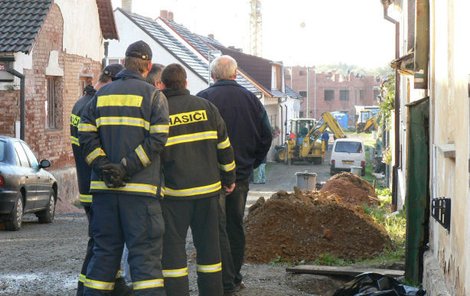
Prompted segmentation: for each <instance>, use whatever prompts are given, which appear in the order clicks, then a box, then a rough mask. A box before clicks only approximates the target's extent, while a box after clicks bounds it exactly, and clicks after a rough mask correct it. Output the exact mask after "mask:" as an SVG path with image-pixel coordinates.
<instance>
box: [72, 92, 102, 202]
mask: <svg viewBox="0 0 470 296" xmlns="http://www.w3.org/2000/svg"><path fill="white" fill-rule="evenodd" d="M84 92H85V94H84V95H83V96H82V97H81V98H80V99H78V101H77V102H76V103H75V105H74V106H73V108H72V114H70V142H71V143H72V151H73V157H74V158H75V167H76V169H77V180H78V192H79V193H80V201H81V202H82V203H84V204H90V203H91V202H92V196H91V194H90V177H91V167H90V166H89V165H88V164H87V163H86V162H85V157H84V156H83V153H82V149H81V147H80V143H79V142H78V125H79V124H80V116H81V115H82V111H83V108H84V107H85V105H86V104H87V103H88V102H90V101H91V99H92V98H93V96H94V95H95V93H96V90H95V89H94V88H93V86H91V85H88V86H87V87H85V90H84Z"/></svg>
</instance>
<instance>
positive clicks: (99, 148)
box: [79, 41, 169, 296]
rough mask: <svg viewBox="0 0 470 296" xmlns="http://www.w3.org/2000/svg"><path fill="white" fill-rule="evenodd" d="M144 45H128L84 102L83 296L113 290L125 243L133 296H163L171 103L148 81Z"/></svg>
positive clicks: (148, 54) (147, 53) (81, 135)
mask: <svg viewBox="0 0 470 296" xmlns="http://www.w3.org/2000/svg"><path fill="white" fill-rule="evenodd" d="M151 59H152V51H151V49H150V47H149V46H148V44H146V43H145V42H143V41H137V42H135V43H132V44H131V45H129V47H128V48H127V50H126V58H125V62H124V66H125V69H124V70H122V71H121V72H119V74H118V75H117V80H115V81H113V82H112V83H110V84H108V85H105V86H104V87H102V88H101V89H100V90H99V91H98V92H97V93H96V94H95V97H94V98H93V99H92V101H91V102H90V103H89V104H88V105H87V107H86V109H85V110H84V113H83V115H82V117H81V122H80V125H79V141H80V146H82V149H83V152H84V155H85V160H86V162H87V163H88V164H89V165H90V166H91V167H92V169H93V170H92V175H91V184H90V191H91V193H92V194H93V203H92V212H93V215H92V219H91V229H92V235H93V238H94V240H95V244H94V247H93V256H92V258H91V260H90V262H89V264H88V269H87V273H86V280H85V289H84V292H85V293H84V295H87V296H89V295H107V294H109V293H110V291H112V290H113V287H114V276H115V271H116V270H118V269H119V264H120V259H121V255H122V249H123V245H124V243H125V244H126V246H127V248H128V249H129V260H128V261H129V265H130V270H131V277H132V281H133V282H132V288H133V290H134V294H135V295H152V296H153V295H157V296H159V295H165V290H164V288H163V287H164V285H163V275H162V270H161V252H162V237H163V232H164V222H163V217H162V213H161V206H160V200H159V198H158V196H159V194H160V191H161V187H160V186H161V164H160V154H161V152H162V150H163V148H164V146H165V143H166V140H167V137H168V129H169V124H168V103H167V100H166V98H165V96H164V95H163V94H161V92H160V91H158V90H157V89H155V87H154V86H152V85H150V84H148V83H147V82H145V80H144V78H145V76H146V75H147V73H148V71H149V70H150V67H151V65H152V62H151Z"/></svg>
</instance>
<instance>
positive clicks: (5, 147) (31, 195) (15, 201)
mask: <svg viewBox="0 0 470 296" xmlns="http://www.w3.org/2000/svg"><path fill="white" fill-rule="evenodd" d="M50 165H51V163H50V162H49V161H48V160H41V161H40V162H38V160H37V158H36V157H35V156H34V153H33V152H32V151H31V149H30V148H29V147H28V145H27V144H26V143H25V142H24V141H22V140H20V139H16V138H11V137H7V136H0V219H1V220H3V221H4V222H5V228H6V229H7V230H19V229H20V228H21V224H22V220H23V214H25V213H35V214H36V216H37V217H38V220H39V223H52V221H53V220H54V214H55V205H56V201H57V180H56V179H55V178H54V176H53V175H52V174H51V173H49V172H48V171H46V170H44V169H45V168H47V167H49V166H50Z"/></svg>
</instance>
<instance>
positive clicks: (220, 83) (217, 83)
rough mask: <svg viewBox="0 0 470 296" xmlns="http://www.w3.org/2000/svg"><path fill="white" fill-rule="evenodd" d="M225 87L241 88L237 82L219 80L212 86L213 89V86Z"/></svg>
mask: <svg viewBox="0 0 470 296" xmlns="http://www.w3.org/2000/svg"><path fill="white" fill-rule="evenodd" d="M223 85H234V86H240V85H239V84H238V82H236V81H235V80H217V82H216V83H214V84H212V85H211V87H213V86H223Z"/></svg>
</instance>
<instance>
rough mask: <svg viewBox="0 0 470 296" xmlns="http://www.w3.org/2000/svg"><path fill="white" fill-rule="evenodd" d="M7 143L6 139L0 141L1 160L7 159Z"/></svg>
mask: <svg viewBox="0 0 470 296" xmlns="http://www.w3.org/2000/svg"><path fill="white" fill-rule="evenodd" d="M5 146H6V144H5V142H4V141H0V162H2V161H5V158H6V151H5V149H6V147H5Z"/></svg>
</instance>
